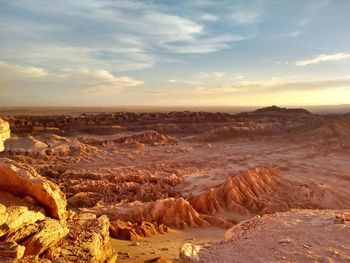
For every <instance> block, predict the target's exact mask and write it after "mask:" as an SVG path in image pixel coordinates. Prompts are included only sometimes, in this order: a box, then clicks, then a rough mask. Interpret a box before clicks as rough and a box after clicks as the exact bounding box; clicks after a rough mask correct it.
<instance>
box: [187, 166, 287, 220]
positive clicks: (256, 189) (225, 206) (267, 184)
mask: <svg viewBox="0 0 350 263" xmlns="http://www.w3.org/2000/svg"><path fill="white" fill-rule="evenodd" d="M280 180H281V177H280V175H279V173H278V171H277V170H275V169H273V168H269V167H264V166H261V167H254V168H252V169H249V170H244V171H241V172H238V173H237V174H235V175H233V176H232V177H230V178H228V179H227V180H226V182H224V183H223V184H222V185H220V186H217V187H213V188H211V189H208V190H206V191H204V192H203V193H202V194H199V195H197V196H192V197H189V198H188V201H189V203H190V204H191V205H192V207H193V208H194V209H195V210H196V211H198V212H200V213H205V214H216V213H218V212H220V211H222V210H227V211H231V212H238V213H241V214H247V213H250V212H255V213H256V212H258V211H260V210H261V209H263V207H262V205H263V204H262V203H261V202H260V200H259V199H260V198H261V197H262V196H263V195H264V194H266V193H268V192H269V191H271V190H272V189H273V188H274V187H275V186H276V185H277V184H278V183H279V182H280Z"/></svg>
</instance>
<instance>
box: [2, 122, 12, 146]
mask: <svg viewBox="0 0 350 263" xmlns="http://www.w3.org/2000/svg"><path fill="white" fill-rule="evenodd" d="M8 138H10V125H9V123H8V122H6V121H4V120H3V119H0V152H2V151H3V150H4V142H5V140H7V139H8Z"/></svg>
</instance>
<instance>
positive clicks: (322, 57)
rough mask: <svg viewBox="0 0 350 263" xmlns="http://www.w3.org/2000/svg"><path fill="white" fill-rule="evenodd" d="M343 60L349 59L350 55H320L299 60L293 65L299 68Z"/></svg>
mask: <svg viewBox="0 0 350 263" xmlns="http://www.w3.org/2000/svg"><path fill="white" fill-rule="evenodd" d="M345 59H350V54H347V53H335V54H321V55H318V56H316V57H314V58H311V59H306V60H299V61H297V62H295V65H296V66H298V67H300V66H307V65H312V64H318V63H321V62H329V61H338V60H345Z"/></svg>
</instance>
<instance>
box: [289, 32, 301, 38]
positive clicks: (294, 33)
mask: <svg viewBox="0 0 350 263" xmlns="http://www.w3.org/2000/svg"><path fill="white" fill-rule="evenodd" d="M302 34H303V32H302V31H300V30H295V31H291V32H288V33H287V34H286V35H287V36H289V37H292V38H295V37H299V36H301V35H302Z"/></svg>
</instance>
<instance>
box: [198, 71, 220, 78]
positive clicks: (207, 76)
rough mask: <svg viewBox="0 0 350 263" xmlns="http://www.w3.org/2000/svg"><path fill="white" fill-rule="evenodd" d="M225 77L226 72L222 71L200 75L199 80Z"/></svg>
mask: <svg viewBox="0 0 350 263" xmlns="http://www.w3.org/2000/svg"><path fill="white" fill-rule="evenodd" d="M225 75H226V72H222V71H213V72H201V73H199V74H198V78H201V79H207V78H223V77H224V76H225Z"/></svg>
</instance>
